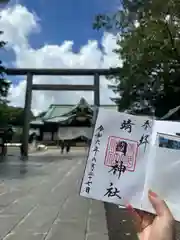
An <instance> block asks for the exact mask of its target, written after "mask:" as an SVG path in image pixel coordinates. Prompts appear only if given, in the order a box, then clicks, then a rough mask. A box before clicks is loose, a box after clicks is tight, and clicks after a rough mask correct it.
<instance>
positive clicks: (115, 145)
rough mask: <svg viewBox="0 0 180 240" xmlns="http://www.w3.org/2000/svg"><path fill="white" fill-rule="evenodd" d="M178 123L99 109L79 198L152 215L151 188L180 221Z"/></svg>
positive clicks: (179, 128)
mask: <svg viewBox="0 0 180 240" xmlns="http://www.w3.org/2000/svg"><path fill="white" fill-rule="evenodd" d="M179 132H180V123H179V122H170V121H156V120H152V119H150V118H148V117H141V116H134V115H129V114H125V113H118V112H116V111H111V110H105V109H99V113H98V116H97V121H96V125H95V128H94V133H93V138H92V142H91V146H90V149H89V154H88V158H87V163H86V168H85V172H84V177H83V181H82V185H81V190H80V195H81V196H84V197H87V198H92V199H97V200H101V201H104V202H112V203H115V204H118V205H122V206H123V205H126V204H127V203H130V204H131V205H132V206H133V207H134V208H137V209H141V210H145V211H148V212H151V213H154V210H153V208H152V206H151V204H150V202H149V200H148V190H149V189H152V190H153V191H154V192H156V193H157V194H158V195H159V196H160V197H161V198H162V199H164V200H165V201H166V203H167V204H168V206H169V208H170V210H171V211H172V213H173V215H174V218H175V219H176V220H177V221H180V184H179V175H180V137H179V136H178V133H179Z"/></svg>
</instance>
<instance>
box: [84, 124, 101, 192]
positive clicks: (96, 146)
mask: <svg viewBox="0 0 180 240" xmlns="http://www.w3.org/2000/svg"><path fill="white" fill-rule="evenodd" d="M103 131H104V127H103V126H102V125H100V126H99V127H98V128H97V129H96V130H95V135H94V138H95V139H94V146H92V152H93V156H92V159H91V166H90V169H91V170H90V172H89V174H88V181H87V182H86V183H85V184H86V185H87V187H86V189H85V191H86V193H88V194H89V193H90V190H91V185H92V178H93V176H94V169H95V166H96V155H97V153H98V152H99V147H100V143H101V142H100V139H101V137H102V135H103Z"/></svg>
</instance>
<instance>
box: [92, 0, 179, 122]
mask: <svg viewBox="0 0 180 240" xmlns="http://www.w3.org/2000/svg"><path fill="white" fill-rule="evenodd" d="M121 3H122V8H121V9H120V10H118V11H117V12H116V13H114V14H105V15H99V16H96V20H95V24H94V28H96V29H99V28H102V27H103V28H105V29H106V30H108V31H112V32H116V33H118V40H117V45H118V47H117V49H115V52H116V53H117V54H118V55H119V57H120V58H121V59H122V61H123V66H122V67H121V68H120V71H119V75H118V76H117V77H116V81H117V91H118V92H119V93H120V95H121V98H120V99H119V100H118V101H117V104H118V106H119V110H127V109H129V110H130V111H131V112H132V113H146V114H147V113H148V114H150V113H151V112H153V110H155V114H156V116H159V117H160V116H162V115H164V114H165V113H166V112H167V111H168V110H169V109H171V108H173V107H176V106H177V105H180V98H179V95H180V81H179V80H180V47H179V46H180V44H179V43H180V2H179V1H178V0H171V1H168V0H163V1H162V0H151V1H150V0H139V1H131V0H122V1H121ZM111 77H114V76H111Z"/></svg>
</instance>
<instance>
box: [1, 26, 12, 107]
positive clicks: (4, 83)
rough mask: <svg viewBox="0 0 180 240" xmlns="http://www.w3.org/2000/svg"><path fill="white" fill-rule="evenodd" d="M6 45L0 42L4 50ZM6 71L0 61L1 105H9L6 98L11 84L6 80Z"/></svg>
mask: <svg viewBox="0 0 180 240" xmlns="http://www.w3.org/2000/svg"><path fill="white" fill-rule="evenodd" d="M1 34H3V32H2V31H0V35H1ZM5 44H6V43H5V42H4V41H0V48H3V47H4V45H5ZM4 70H5V68H4V67H3V65H2V61H1V60H0V103H7V100H6V97H7V95H8V90H9V87H10V82H9V81H8V80H7V79H6V78H5V73H4Z"/></svg>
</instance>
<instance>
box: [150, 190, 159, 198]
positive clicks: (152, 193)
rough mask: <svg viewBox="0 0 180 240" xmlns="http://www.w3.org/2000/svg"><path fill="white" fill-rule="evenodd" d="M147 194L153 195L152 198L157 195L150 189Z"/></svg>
mask: <svg viewBox="0 0 180 240" xmlns="http://www.w3.org/2000/svg"><path fill="white" fill-rule="evenodd" d="M149 196H150V197H154V198H157V197H158V195H157V194H156V193H155V192H153V191H152V190H149Z"/></svg>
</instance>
